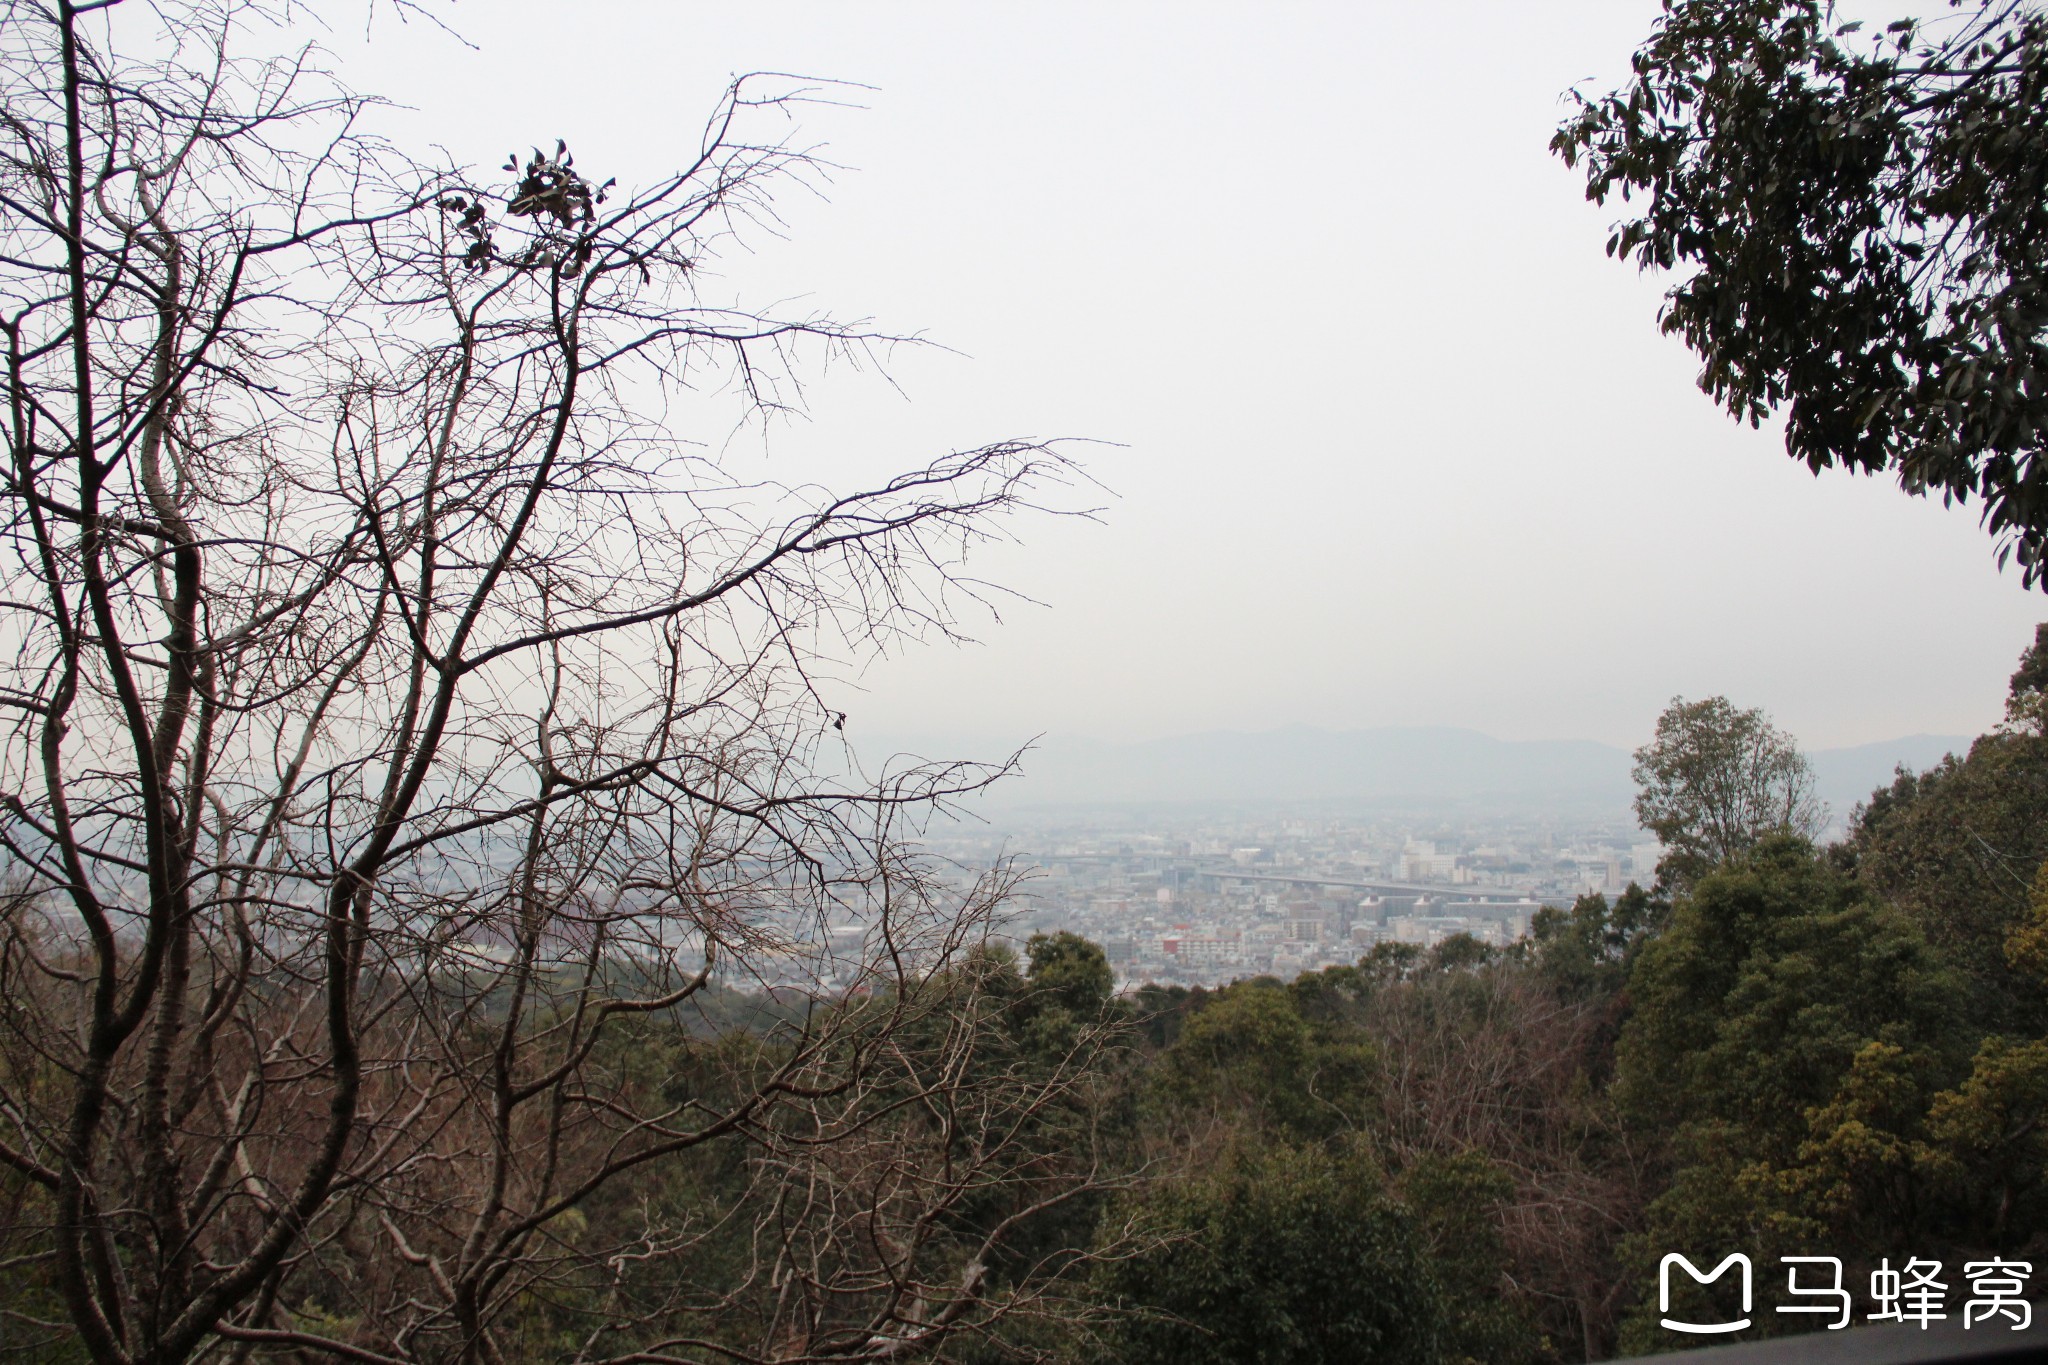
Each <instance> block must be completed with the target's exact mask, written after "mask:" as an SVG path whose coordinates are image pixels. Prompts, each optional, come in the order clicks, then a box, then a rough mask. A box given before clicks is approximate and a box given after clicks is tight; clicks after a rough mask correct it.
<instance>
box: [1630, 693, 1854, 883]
mask: <svg viewBox="0 0 2048 1365" xmlns="http://www.w3.org/2000/svg"><path fill="white" fill-rule="evenodd" d="M1635 757H1636V767H1635V779H1636V788H1637V792H1636V818H1637V819H1638V820H1640V821H1641V822H1642V825H1643V828H1644V829H1647V830H1649V831H1650V832H1652V833H1653V834H1655V835H1656V836H1657V837H1658V838H1659V839H1661V840H1662V841H1663V843H1664V847H1665V855H1664V859H1663V861H1662V862H1661V863H1659V864H1658V866H1657V875H1658V877H1659V878H1660V879H1661V880H1662V881H1664V882H1666V883H1670V884H1674V885H1687V884H1690V883H1691V882H1694V881H1696V880H1698V879H1699V878H1700V877H1702V876H1704V875H1705V874H1706V873H1707V872H1708V871H1710V870H1711V869H1712V868H1714V867H1715V866H1717V865H1718V864H1720V863H1724V862H1726V861H1728V860H1729V859H1731V858H1735V857H1738V856H1740V855H1741V854H1743V853H1745V852H1747V851H1748V850H1749V849H1750V848H1751V847H1753V846H1754V845H1755V844H1756V842H1757V841H1758V840H1759V839H1761V838H1763V837H1764V836H1765V835H1767V834H1772V833H1790V834H1796V835H1800V836H1802V837H1804V838H1812V837H1813V836H1814V835H1816V834H1818V833H1819V832H1820V825H1821V820H1822V817H1823V814H1824V811H1823V808H1822V806H1821V804H1820V802H1818V801H1817V800H1815V799H1814V795H1813V771H1812V769H1811V768H1810V767H1809V766H1808V764H1807V762H1806V759H1805V757H1804V756H1803V755H1802V754H1801V753H1800V752H1799V749H1798V747H1797V746H1796V745H1794V744H1793V742H1792V737H1791V736H1790V735H1788V734H1786V733H1785V732H1784V731H1782V730H1779V729H1777V728H1776V727H1775V726H1773V725H1772V724H1771V719H1770V717H1769V716H1767V715H1765V714H1764V713H1763V712H1762V711H1760V710H1756V709H1750V710H1746V711H1744V710H1737V709H1736V707H1735V706H1734V705H1733V704H1732V703H1731V702H1730V701H1729V700H1728V699H1727V698H1726V697H1708V698H1707V699H1706V700H1705V701H1687V700H1686V699H1685V698H1683V697H1673V698H1672V699H1671V705H1670V706H1668V707H1666V708H1665V709H1664V714H1663V715H1661V716H1659V717H1657V737H1656V738H1655V739H1654V740H1652V741H1651V742H1650V743H1649V744H1646V745H1644V746H1643V747H1642V748H1640V749H1638V750H1636V756H1635Z"/></svg>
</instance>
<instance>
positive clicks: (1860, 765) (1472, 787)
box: [990, 725, 1970, 819]
mask: <svg viewBox="0 0 2048 1365" xmlns="http://www.w3.org/2000/svg"><path fill="white" fill-rule="evenodd" d="M1969 743H1970V741H1969V739H1968V738H1967V737H1964V736H1957V735H1908V736H1905V737H1904V738H1901V739H1894V740H1885V741H1883V742H1881V743H1877V744H1862V745H1857V746H1856V747H1854V748H1848V749H1821V750H1817V751H1812V752H1810V753H1809V754H1808V755H1807V756H1808V758H1809V759H1810V760H1811V761H1812V763H1813V767H1814V777H1815V783H1816V786H1817V788H1818V790H1819V794H1820V796H1821V798H1822V799H1823V800H1825V801H1826V802H1827V803H1828V804H1829V806H1830V807H1831V808H1832V809H1833V811H1834V814H1835V816H1836V818H1837V819H1845V818H1846V817H1847V816H1848V814H1849V812H1850V810H1851V808H1852V807H1854V806H1855V804H1856V803H1857V802H1859V801H1863V800H1866V799H1868V798H1869V795H1870V793H1871V791H1872V789H1873V788H1876V787H1879V786H1883V785H1886V784H1888V783H1889V782H1890V781H1891V777H1892V771H1893V769H1894V767H1896V766H1897V765H1899V764H1902V763H1903V764H1905V765H1906V766H1908V767H1911V768H1915V769H1920V768H1926V767H1930V766H1932V765H1933V764H1935V763H1938V762H1940V761H1941V756H1942V755H1943V754H1945V753H1948V752H1950V751H1951V750H1953V751H1955V752H1957V753H1961V752H1964V751H1965V750H1967V749H1968V748H1969ZM1632 764H1633V760H1632V759H1631V757H1630V755H1629V753H1628V751H1627V750H1624V749H1618V748H1615V747H1613V746H1611V745H1607V744H1598V743H1595V742H1593V741H1591V740H1502V739H1495V738H1493V737H1492V736H1491V735H1485V734H1481V733H1480V732H1479V731H1477V730H1465V729H1458V728H1455V727H1451V726H1416V727H1398V728H1384V729H1374V730H1319V729H1315V728H1313V727H1310V726H1304V725H1295V726H1288V727H1286V728H1284V729H1279V730H1267V731H1263V732H1259V733H1243V732H1238V731H1214V732H1210V733H1206V734H1194V735H1179V736H1175V737H1173V738H1170V739H1156V740H1146V741H1143V742H1140V743H1134V744H1117V743H1111V742H1108V741H1103V740H1090V739H1072V738H1061V737H1058V736H1051V737H1048V738H1046V739H1045V740H1043V741H1041V742H1040V744H1039V745H1038V746H1037V747H1036V748H1034V749H1033V750H1032V751H1031V752H1030V753H1028V754H1026V755H1025V756H1024V763H1023V773H1022V774H1021V775H1020V776H1018V777H1016V778H1014V779H1012V780H1010V781H1007V782H1004V783H1003V784H1001V785H1000V786H999V787H998V789H997V790H996V791H995V792H994V793H992V794H991V797H990V802H991V804H992V805H1001V806H1013V807H1014V806H1027V805H1031V806H1050V805H1061V806H1065V805H1098V804H1101V805H1135V804H1143V805H1154V804H1164V803H1180V802H1201V803H1215V802H1233V803H1235V802H1256V803H1268V802H1288V803H1296V802H1317V803H1323V802H1346V803H1359V804H1364V805H1371V806H1413V807H1417V808H1440V807H1446V806H1466V805H1484V806H1491V807H1498V808H1506V807H1536V806H1549V805H1557V806H1569V807H1574V808H1578V809H1586V808H1589V807H1605V808H1611V809H1614V810H1616V811H1626V810H1627V808H1628V805H1629V802H1630V801H1631V799H1632V798H1633V796H1634V794H1635V785H1634V783H1633V781H1632V780H1631V778H1630V776H1629V772H1630V768H1631V767H1632Z"/></svg>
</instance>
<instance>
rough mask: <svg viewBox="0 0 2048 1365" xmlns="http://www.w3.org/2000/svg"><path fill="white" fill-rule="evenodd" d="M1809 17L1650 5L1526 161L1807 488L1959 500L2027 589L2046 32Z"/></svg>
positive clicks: (1788, 2) (2047, 280) (1959, 14)
mask: <svg viewBox="0 0 2048 1365" xmlns="http://www.w3.org/2000/svg"><path fill="white" fill-rule="evenodd" d="M1833 11H1834V7H1833V5H1832V4H1829V3H1825V0H1667V3H1666V5H1665V12H1664V15H1663V17H1662V18H1661V19H1660V20H1659V21H1658V23H1657V26H1656V29H1655V31H1654V33H1653V34H1652V35H1651V38H1650V41H1649V42H1648V43H1647V44H1646V45H1645V46H1644V47H1643V48H1642V49H1641V50H1640V51H1639V52H1638V53H1637V54H1636V56H1635V61H1634V76H1633V78H1632V79H1631V80H1630V81H1629V83H1628V84H1627V85H1626V86H1624V87H1623V88H1622V89H1620V90H1618V91H1616V92H1614V93H1612V94H1608V95H1605V96H1601V97H1599V98H1587V97H1585V96H1579V97H1578V98H1579V108H1578V112H1577V113H1576V114H1575V115H1574V116H1573V117H1572V118H1571V119H1569V120H1568V121H1567V122H1566V123H1565V124H1564V126H1563V127H1562V128H1560V129H1559V130H1558V133H1557V135H1556V137H1555V138H1553V139H1552V142H1551V147H1552V149H1553V150H1554V151H1556V152H1557V153H1558V154H1559V155H1561V156H1562V157H1563V158H1564V160H1565V162H1566V163H1567V164H1568V165H1577V164H1579V163H1580V161H1581V160H1583V162H1584V166H1585V172H1586V176H1587V196H1588V197H1589V198H1591V199H1593V200H1596V201H1598V202H1600V203H1603V204H1604V203H1606V202H1607V201H1608V199H1609V197H1610V196H1614V195H1617V194H1618V195H1619V196H1620V197H1621V199H1622V200H1623V201H1624V202H1627V203H1629V204H1630V205H1631V206H1632V213H1633V216H1631V217H1629V218H1627V219H1625V220H1623V221H1622V222H1621V223H1619V224H1618V225H1617V226H1616V229H1615V232H1614V235H1613V236H1612V237H1611V238H1609V239H1608V243H1607V250H1608V254H1609V255H1613V256H1618V257H1629V258H1633V259H1634V260H1635V261H1636V262H1637V263H1638V264H1639V265H1641V266H1642V267H1643V268H1645V269H1649V268H1652V267H1654V268H1657V269H1661V270H1675V271H1680V272H1682V275H1681V279H1680V282H1679V283H1677V284H1676V285H1674V286H1673V287H1672V289H1671V291H1670V292H1669V293H1668V294H1667V295H1666V302H1665V307H1664V310H1663V314H1662V324H1663V329H1664V331H1666V332H1667V333H1677V334H1678V335H1679V336H1681V337H1683V338H1684V340H1685V343H1686V345H1687V346H1689V347H1690V348H1691V349H1692V350H1693V351H1694V352H1695V353H1696V354H1697V355H1698V356H1699V357H1700V359H1701V361H1702V369H1701V371H1700V387H1701V388H1702V389H1704V390H1705V391H1706V392H1708V393H1709V394H1711V395H1713V397H1714V398H1715V400H1716V401H1718V402H1719V403H1720V404H1721V405H1722V406H1723V407H1725V408H1727V409H1728V411H1729V412H1731V413H1733V414H1735V415H1736V416H1737V417H1740V418H1744V419H1747V420H1748V421H1749V422H1750V423H1751V424H1752V425H1755V424H1758V423H1761V422H1762V421H1763V419H1764V418H1765V417H1766V416H1768V415H1770V414H1772V413H1774V412H1776V411H1778V410H1780V409H1784V410H1785V414H1786V419H1787V420H1786V429H1785V445H1786V450H1787V452H1788V453H1789V454H1791V455H1792V456H1793V457H1794V458H1796V459H1800V460H1803V461H1805V462H1806V463H1807V464H1808V465H1810V466H1811V467H1812V468H1813V469H1814V470H1815V472H1818V471H1820V470H1822V469H1825V468H1829V467H1832V466H1842V467H1845V468H1848V469H1853V470H1859V471H1864V472H1876V471H1880V470H1891V471H1894V472H1895V473H1896V475H1897V477H1898V479H1899V482H1900V483H1901V485H1903V486H1904V487H1905V488H1906V489H1908V490H1909V491H1911V492H1914V493H1923V494H1924V493H1928V492H1938V493H1940V494H1941V495H1942V496H1943V497H1944V498H1945V499H1953V500H1955V501H1959V502H1967V501H1969V500H1970V499H1972V498H1977V499H1981V500H1982V506H1983V513H1984V522H1985V525H1986V527H1987V528H1988V529H1989V530H1990V531H1991V532H1992V533H1993V534H1994V535H1995V536H1997V537H1998V538H1999V540H2000V542H2001V546H2002V548H2001V550H2000V558H2001V561H2002V560H2003V559H2004V557H2005V556H2006V555H2007V554H2009V553H2013V552H2016V553H2017V558H2018V560H2019V563H2020V565H2021V568H2022V572H2023V574H2024V576H2025V579H2026V581H2027V582H2028V583H2029V585H2032V584H2035V583H2037V582H2041V581H2042V580H2043V578H2044V573H2048V559H2044V554H2048V462H2044V461H2043V460H2041V459H2040V455H2041V453H2042V449H2043V443H2044V441H2048V348H2044V340H2048V338H2044V329H2048V230H2044V229H2048V195H2044V193H2043V190H2044V186H2048V79H2044V77H2048V42H2044V37H2048V20H2044V17H2043V16H2042V14H2041V13H2040V12H2039V10H2038V9H2037V8H2036V7H2035V6H2033V5H2030V4H2026V3H2022V0H1954V3H1953V4H1952V12H1951V13H1950V14H1948V15H1943V16H1939V17H1937V18H1934V19H1929V20H1925V21H1921V20H1916V19H1912V18H1901V19H1899V20H1897V21H1896V22H1893V23H1890V24H1888V25H1884V26H1883V27H1881V28H1877V29H1875V30H1871V29H1867V28H1865V27H1864V26H1863V25H1862V24H1860V23H1855V22H1849V23H1839V22H1837V21H1836V17H1835V15H1834V12H1833Z"/></svg>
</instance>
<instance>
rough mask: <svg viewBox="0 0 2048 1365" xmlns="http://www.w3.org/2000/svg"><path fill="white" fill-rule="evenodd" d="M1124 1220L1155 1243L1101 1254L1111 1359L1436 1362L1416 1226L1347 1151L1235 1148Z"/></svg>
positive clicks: (1276, 1364)
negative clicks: (1117, 1254)
mask: <svg viewBox="0 0 2048 1365" xmlns="http://www.w3.org/2000/svg"><path fill="white" fill-rule="evenodd" d="M1126 1213H1127V1216H1130V1217H1133V1218H1135V1219H1137V1220H1139V1221H1140V1222H1141V1223H1142V1224H1143V1225H1144V1226H1145V1227H1146V1229H1147V1230H1148V1231H1149V1232H1150V1233H1152V1234H1155V1235H1156V1236H1158V1237H1160V1238H1161V1239H1162V1240H1161V1241H1160V1243H1159V1244H1158V1245H1157V1246H1155V1248H1154V1249H1153V1250H1151V1251H1149V1252H1148V1253H1146V1254H1144V1255H1140V1256H1134V1257H1128V1258H1124V1259H1120V1260H1115V1261H1110V1262H1107V1263H1105V1264H1104V1266H1103V1267H1102V1271H1101V1274H1100V1277H1099V1280H1098V1287H1099V1292H1100V1293H1101V1295H1102V1297H1103V1298H1104V1299H1105V1300H1106V1301H1107V1302H1109V1303H1111V1304H1113V1305H1115V1306H1117V1307H1119V1308H1121V1309H1122V1310H1123V1314H1122V1316H1120V1317H1119V1318H1117V1319H1115V1320H1113V1322H1112V1324H1111V1325H1110V1327H1109V1328H1108V1329H1107V1330H1106V1331H1105V1333H1104V1334H1103V1337H1102V1339H1101V1341H1100V1342H1099V1343H1097V1345H1098V1355H1097V1358H1098V1359H1100V1360H1102V1361H1104V1362H1109V1361H1114V1362H1117V1363H1118V1365H1325V1363H1327V1365H1339V1362H1343V1365H1371V1362H1387V1363H1388V1365H1434V1362H1436V1361H1437V1360H1438V1359H1439V1358H1440V1357H1439V1344H1438V1337H1439V1323H1440V1315H1441V1310H1440V1307H1439V1302H1438V1289H1437V1284H1436V1281H1435V1277H1434V1275H1433V1274H1432V1272H1431V1268H1430V1265H1429V1262H1428V1260H1427V1259H1426V1257H1425V1256H1424V1255H1423V1252H1422V1248H1421V1245H1420V1242H1419V1239H1418V1237H1417V1234H1416V1229H1415V1226H1414V1224H1413V1222H1412V1220H1411V1219H1410V1218H1409V1217H1408V1215H1407V1214H1406V1213H1405V1212H1404V1211H1403V1210H1402V1208H1401V1207H1400V1205H1399V1204H1397V1203H1396V1202H1395V1201H1394V1200H1393V1199H1391V1198H1390V1197H1389V1196H1388V1195H1387V1193H1386V1192H1385V1189H1384V1182H1383V1180H1382V1179H1381V1177H1380V1174H1379V1172H1378V1171H1377V1170H1375V1169H1374V1168H1373V1167H1372V1166H1371V1165H1370V1164H1369V1163H1367V1162H1365V1161H1364V1160H1362V1159H1360V1158H1358V1157H1356V1156H1349V1157H1332V1156H1330V1155H1327V1154H1326V1153H1324V1152H1323V1151H1321V1150H1320V1149H1316V1148H1305V1149H1290V1148H1284V1147H1277V1148H1270V1149H1266V1150H1263V1151H1256V1152H1253V1151H1243V1152H1239V1153H1237V1154H1236V1155H1235V1156H1234V1157H1232V1158H1231V1159H1230V1160H1228V1161H1227V1162H1226V1163H1225V1164H1224V1166H1223V1168H1222V1169H1221V1170H1219V1171H1217V1172H1215V1173H1214V1174H1211V1175H1207V1176H1200V1177H1195V1178H1192V1179H1188V1180H1184V1181H1176V1182H1171V1183H1168V1184H1165V1185H1162V1186H1160V1187H1158V1188H1156V1189H1154V1190H1153V1191H1151V1192H1150V1193H1149V1194H1148V1195H1147V1196H1146V1197H1145V1198H1144V1199H1143V1200H1141V1201H1138V1202H1136V1203H1135V1204H1134V1205H1133V1206H1132V1207H1131V1208H1130V1209H1129V1210H1127V1211H1126Z"/></svg>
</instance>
